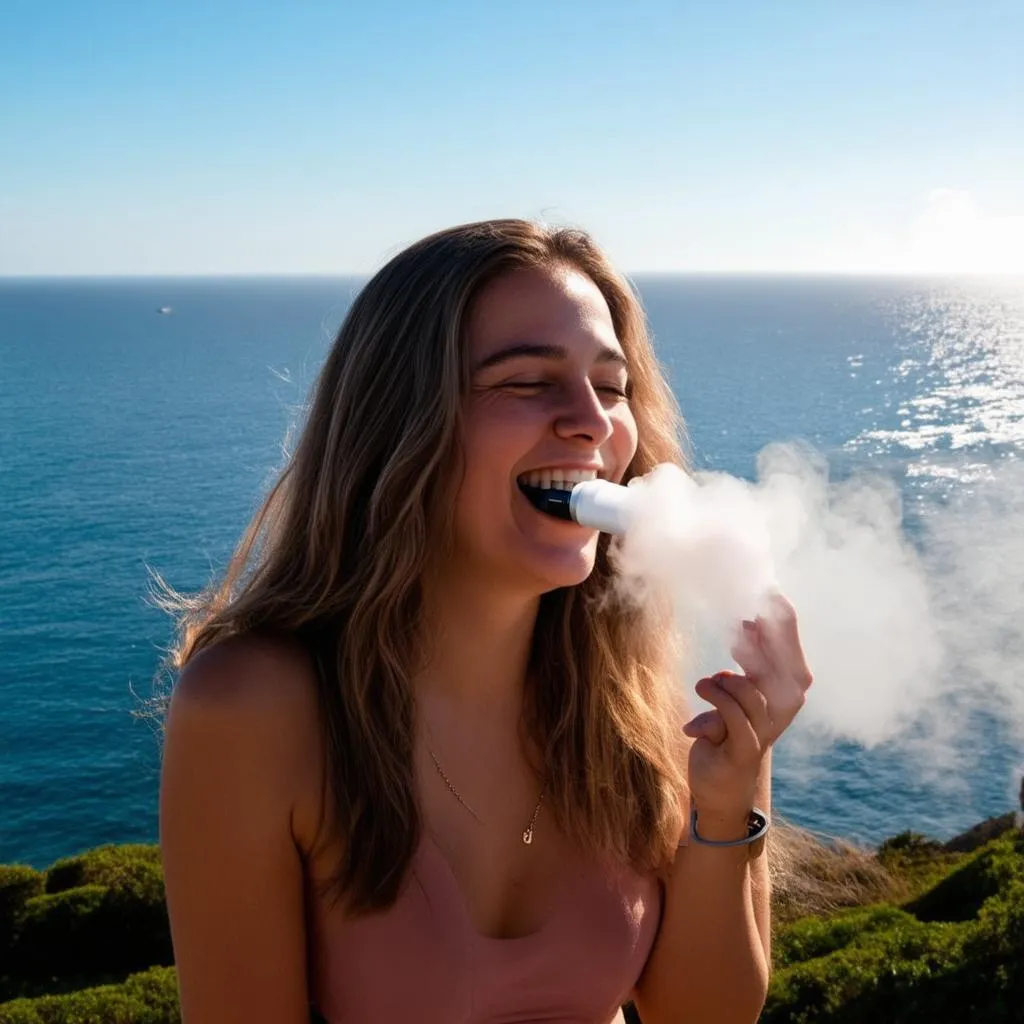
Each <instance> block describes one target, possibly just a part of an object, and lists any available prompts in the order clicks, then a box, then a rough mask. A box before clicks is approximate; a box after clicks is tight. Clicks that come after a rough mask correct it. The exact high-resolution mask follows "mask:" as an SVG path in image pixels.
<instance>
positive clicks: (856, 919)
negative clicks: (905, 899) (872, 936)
mask: <svg viewBox="0 0 1024 1024" xmlns="http://www.w3.org/2000/svg"><path fill="white" fill-rule="evenodd" d="M906 918H910V915H909V914H907V913H906V912H905V911H903V910H900V909H899V908H898V907H893V906H890V905H889V904H884V903H883V904H880V905H878V906H874V907H856V908H852V909H846V910H841V911H839V912H837V913H835V914H833V915H832V916H831V917H807V918H803V919H801V920H800V921H795V922H794V923H793V924H791V925H789V926H788V927H787V928H786V929H785V931H783V932H782V933H781V934H780V935H779V936H778V938H777V939H776V940H775V942H774V943H773V945H772V959H773V961H774V964H775V967H776V968H782V967H789V966H791V965H792V964H795V963H801V962H802V961H804V960H813V959H815V958H816V957H820V956H826V955H827V954H829V953H834V952H835V951H836V950H838V949H843V948H845V947H846V946H848V945H849V944H850V943H851V942H852V941H853V940H854V939H855V938H857V937H858V936H860V935H863V934H866V933H870V932H874V931H878V930H880V929H883V928H890V927H892V926H893V925H895V924H896V923H898V922H899V921H900V920H901V919H906ZM910 920H913V918H910Z"/></svg>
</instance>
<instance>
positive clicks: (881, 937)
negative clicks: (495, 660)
mask: <svg viewBox="0 0 1024 1024" xmlns="http://www.w3.org/2000/svg"><path fill="white" fill-rule="evenodd" d="M773 842H774V843H776V844H779V845H778V846H777V847H776V849H777V850H778V851H779V852H780V853H781V854H783V857H782V858H780V859H784V860H785V861H787V862H788V864H789V869H788V870H787V872H786V873H785V875H784V876H779V877H777V878H776V879H775V881H774V885H775V891H774V893H773V926H774V927H773V930H774V936H775V937H774V941H773V961H774V972H773V979H772V985H771V991H770V993H769V997H768V1002H767V1004H766V1006H765V1010H764V1013H763V1014H762V1017H761V1021H762V1024H783V1022H785V1024H861V1022H864V1021H870V1020H872V1019H877V1020H884V1021H885V1022H886V1024H945V1022H949V1024H953V1022H956V1024H962V1022H963V1021H965V1020H968V1021H972V1020H984V1021H986V1022H987V1024H1020V1022H1021V1021H1022V1020H1024V1009H1022V1008H1024V838H1022V836H1021V835H1020V834H1019V833H1017V832H1016V831H1014V830H1012V829H1011V830H1008V831H1006V832H1005V833H1004V834H1003V835H1001V836H999V837H998V838H995V839H993V840H991V841H989V842H987V843H986V844H984V845H983V846H981V847H980V848H979V849H977V850H975V851H973V852H969V853H950V852H947V851H946V850H944V848H943V847H942V846H940V845H939V844H938V843H935V842H932V841H930V840H928V839H926V838H925V837H923V836H919V835H915V834H913V833H903V834H902V835H900V836H896V837H894V838H893V839H890V840H888V841H887V842H886V843H883V844H882V846H881V847H880V848H879V849H878V850H877V851H868V850H863V849H860V848H858V847H855V846H853V845H851V844H844V843H835V842H833V843H822V842H819V841H818V840H817V839H815V838H814V837H813V835H811V834H810V833H806V832H803V831H802V830H799V829H780V830H778V832H777V834H776V836H775V837H774V839H773ZM172 953H173V951H172V947H171V942H170V933H169V927H168V922H167V912H166V906H165V903H164V887H163V877H162V873H161V870H160V855H159V849H158V847H156V846H142V845H129V846H102V847H99V848H97V849H95V850H91V851H88V852H87V853H84V854H82V855H80V856H77V857H69V858H65V859H64V860H61V861H58V862H57V863H55V864H54V865H53V866H52V867H51V868H50V869H49V870H47V871H35V870H33V869H32V868H29V867H23V866H17V865H15V866H0V1024H93V1022H95V1024H180V1015H179V1012H178V1000H177V981H176V976H175V971H174V968H173V966H172V960H173V956H172ZM632 1019H634V1020H635V1015H633V1016H632Z"/></svg>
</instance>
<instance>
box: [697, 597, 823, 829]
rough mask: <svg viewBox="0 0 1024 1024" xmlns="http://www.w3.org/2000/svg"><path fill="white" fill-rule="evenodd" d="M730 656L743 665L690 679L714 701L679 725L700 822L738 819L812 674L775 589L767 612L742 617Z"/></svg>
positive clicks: (792, 615)
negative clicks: (685, 739)
mask: <svg viewBox="0 0 1024 1024" xmlns="http://www.w3.org/2000/svg"><path fill="white" fill-rule="evenodd" d="M730 653H731V654H732V656H733V658H735V659H736V663H737V664H738V665H739V666H740V667H741V668H742V669H743V675H739V674H737V673H735V672H717V673H715V675H713V676H708V677H706V678H704V679H701V680H699V681H698V682H697V695H698V696H699V697H701V698H703V699H704V700H706V701H708V702H709V703H710V704H713V705H714V707H715V710H714V711H705V712H704V713H702V714H699V715H697V717H696V718H694V719H692V720H691V721H690V722H687V724H686V725H685V726H684V727H683V732H684V733H685V734H686V735H687V736H690V737H693V738H694V739H695V741H696V742H694V744H693V745H692V746H691V748H690V759H689V772H688V782H689V786H690V795H691V799H692V801H693V806H694V807H696V808H697V810H698V812H699V813H700V815H701V818H702V819H706V818H719V819H723V820H740V821H742V820H745V818H746V815H747V813H748V812H749V811H750V809H751V807H752V806H753V801H754V791H755V788H756V785H757V776H758V773H759V771H760V768H761V762H762V760H763V758H764V755H765V753H766V752H767V750H768V748H769V747H771V745H772V744H773V743H774V742H775V741H776V740H777V739H778V738H779V737H780V736H781V735H782V733H783V732H784V731H785V730H786V728H787V727H788V726H789V723H790V722H792V721H793V719H794V718H795V717H796V714H797V712H798V711H799V710H800V709H801V708H802V707H803V705H804V702H805V701H806V699H807V697H806V694H807V689H808V687H809V686H810V685H811V682H812V681H813V680H812V676H811V673H810V670H809V669H808V668H807V662H806V661H805V660H804V652H803V650H802V648H801V646H800V637H799V634H798V632H797V624H796V612H795V610H794V609H793V606H792V605H791V604H790V603H789V601H787V600H786V598H784V597H783V596H782V595H781V594H780V593H778V592H774V593H773V594H772V595H771V602H770V606H769V609H768V611H767V613H766V614H765V615H764V616H760V615H759V616H758V617H757V619H756V620H755V621H754V622H748V621H744V623H743V626H742V629H741V633H740V636H739V638H738V639H737V641H736V643H735V644H734V645H733V647H732V649H731V651H730Z"/></svg>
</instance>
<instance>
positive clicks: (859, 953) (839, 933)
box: [761, 834, 1024, 1024]
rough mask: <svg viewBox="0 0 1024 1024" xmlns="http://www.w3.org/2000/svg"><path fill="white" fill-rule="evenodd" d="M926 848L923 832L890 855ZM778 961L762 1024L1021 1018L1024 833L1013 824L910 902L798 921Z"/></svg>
mask: <svg viewBox="0 0 1024 1024" xmlns="http://www.w3.org/2000/svg"><path fill="white" fill-rule="evenodd" d="M916 855H923V856H930V854H929V853H928V852H927V847H926V845H925V844H923V843H919V842H917V841H916V840H914V839H913V838H911V839H909V841H907V840H905V841H904V842H902V843H897V844H895V845H894V846H893V847H891V848H890V849H889V851H888V854H887V856H890V857H897V856H899V857H913V856H916ZM947 870H948V868H947ZM912 909H916V910H917V911H918V912H920V914H921V917H918V916H914V914H912V913H910V912H909V911H911V910H912ZM940 912H941V913H940ZM943 916H949V917H953V918H954V919H953V920H943V919H941V918H942V917H943ZM773 959H774V961H775V965H776V971H775V973H774V975H773V978H772V984H771V989H770V992H769V996H768V1001H767V1003H766V1005H765V1010H764V1013H763V1014H762V1017H761V1024H861V1022H863V1021H871V1020H879V1021H885V1022H886V1024H963V1022H964V1021H975V1020H979V1021H980V1020H983V1021H985V1022H986V1024H1020V1022H1021V1020H1022V1007H1024V840H1022V839H1021V838H1020V837H1019V836H1017V837H1015V836H1013V835H1012V834H1007V835H1005V836H1003V837H1001V838H999V839H997V840H994V841H992V842H990V843H988V844H987V845H986V846H985V847H983V848H982V849H980V850H979V851H978V852H977V854H975V855H970V856H969V857H967V858H966V859H963V858H962V857H961V859H960V861H959V864H958V865H957V866H956V867H955V868H954V870H953V871H952V872H950V873H948V875H947V877H945V878H943V879H942V880H941V881H940V882H939V883H938V884H937V885H936V886H935V888H934V889H933V890H932V891H930V892H928V893H926V894H924V895H923V896H922V897H920V898H919V899H916V900H914V901H913V902H912V903H911V904H907V905H906V906H905V907H904V908H903V909H899V908H895V907H891V906H876V907H868V908H863V909H861V910H858V911H848V912H845V913H840V914H837V915H834V916H833V917H831V918H827V919H819V920H818V921H815V920H813V919H805V920H802V921H799V922H796V923H795V924H793V925H790V926H789V927H787V928H786V929H784V930H783V932H782V933H781V935H780V936H779V937H778V939H777V940H776V951H775V954H774V956H773Z"/></svg>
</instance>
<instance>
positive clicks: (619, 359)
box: [474, 341, 629, 373]
mask: <svg viewBox="0 0 1024 1024" xmlns="http://www.w3.org/2000/svg"><path fill="white" fill-rule="evenodd" d="M524 358H533V359H553V360H564V359H568V358H569V350H568V349H567V348H565V346H563V345H543V344H540V343H539V342H530V341H522V342H517V343H516V344H514V345H509V346H508V347H507V348H503V349H499V350H498V351H497V352H492V353H491V354H490V355H489V356H487V357H486V358H485V359H482V360H481V361H480V362H479V363H477V365H476V366H475V367H474V373H478V372H479V371H480V370H487V369H490V367H492V366H498V365H499V364H501V363H507V362H509V360H511V359H524ZM597 362H599V363H617V364H618V365H619V366H621V367H622V368H623V369H626V368H628V366H629V364H628V362H627V361H626V357H625V356H624V355H623V354H622V353H621V352H620V351H619V350H618V349H615V348H612V347H611V346H610V345H602V346H601V351H600V352H599V353H598V356H597Z"/></svg>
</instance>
